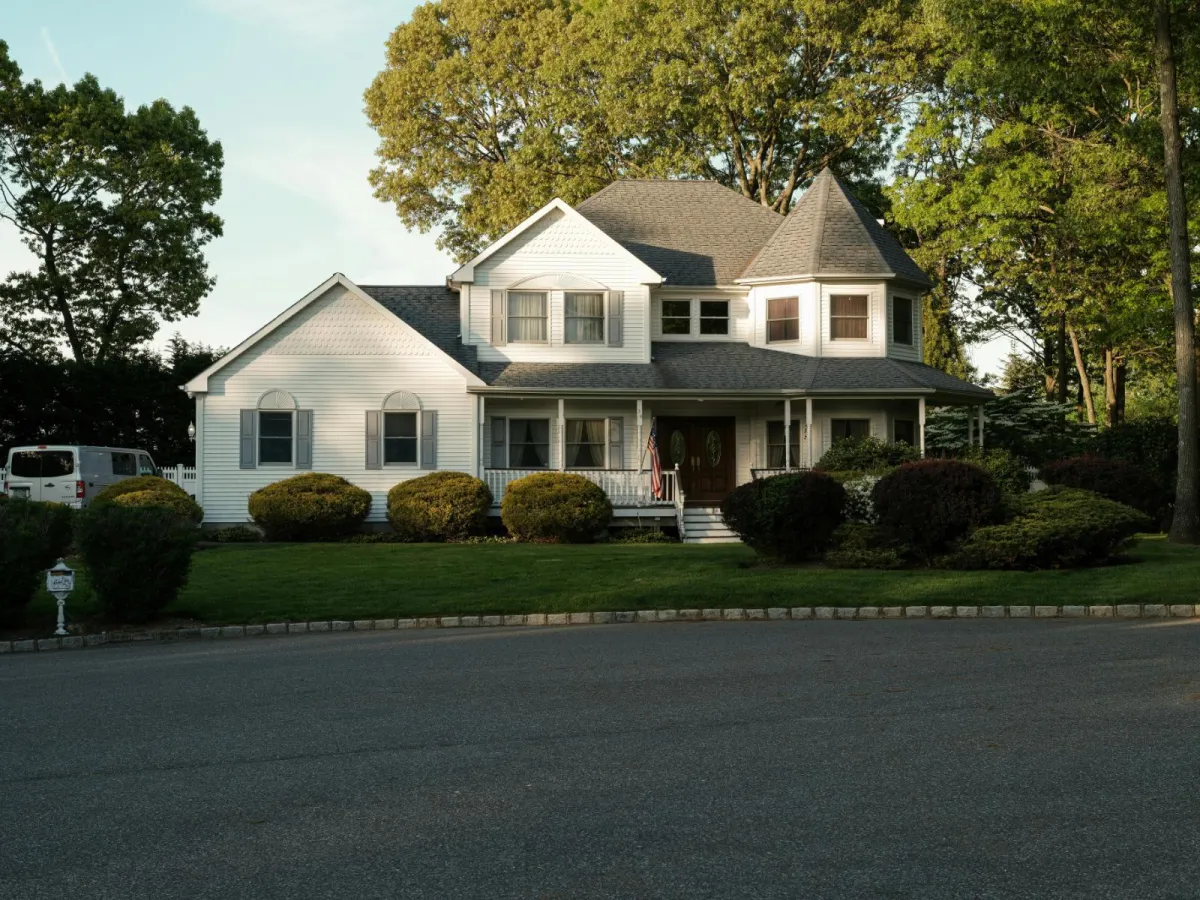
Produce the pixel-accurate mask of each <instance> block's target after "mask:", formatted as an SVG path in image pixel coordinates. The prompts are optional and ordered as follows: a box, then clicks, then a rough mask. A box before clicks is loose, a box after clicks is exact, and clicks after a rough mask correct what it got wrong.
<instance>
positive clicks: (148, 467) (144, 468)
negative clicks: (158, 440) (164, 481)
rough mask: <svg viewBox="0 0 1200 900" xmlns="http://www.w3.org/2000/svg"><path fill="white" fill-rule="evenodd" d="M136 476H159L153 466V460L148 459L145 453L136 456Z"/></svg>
mask: <svg viewBox="0 0 1200 900" xmlns="http://www.w3.org/2000/svg"><path fill="white" fill-rule="evenodd" d="M138 474H139V475H159V474H160V472H159V470H158V468H157V467H156V466H155V465H154V460H152V459H151V458H150V457H148V456H147V455H146V454H145V453H139V454H138Z"/></svg>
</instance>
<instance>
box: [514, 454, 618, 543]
mask: <svg viewBox="0 0 1200 900" xmlns="http://www.w3.org/2000/svg"><path fill="white" fill-rule="evenodd" d="M612 513H613V510H612V503H611V502H610V501H609V499H608V495H607V494H605V493H604V491H603V489H601V488H600V486H599V485H596V484H594V483H592V482H591V481H588V480H587V479H586V478H584V477H583V476H582V475H572V474H570V473H567V472H540V473H538V474H536V475H526V476H525V477H524V478H518V479H517V480H516V481H514V482H512V483H511V484H509V486H508V490H507V491H505V493H504V499H503V500H502V501H501V502H500V519H501V521H503V522H504V527H505V528H507V529H508V532H509V534H511V535H512V536H513V537H515V538H516V539H517V540H519V541H534V542H540V543H566V544H588V543H591V542H592V541H594V540H595V539H596V538H597V537H598V536H599V535H600V534H601V532H603V531H604V529H606V528H607V527H608V524H609V522H611V521H612Z"/></svg>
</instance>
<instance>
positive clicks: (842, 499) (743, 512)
mask: <svg viewBox="0 0 1200 900" xmlns="http://www.w3.org/2000/svg"><path fill="white" fill-rule="evenodd" d="M845 507H846V491H845V489H844V488H843V487H842V486H841V485H840V484H838V483H837V481H835V480H834V479H833V478H831V477H830V476H829V475H827V474H825V473H824V472H817V471H813V472H801V473H797V474H789V475H775V476H773V477H771V478H763V479H758V480H755V481H750V482H747V483H746V484H743V485H740V486H738V487H736V488H734V490H733V491H732V492H731V493H730V494H729V496H728V497H726V498H725V500H724V501H723V502H722V503H721V516H722V517H723V518H724V519H725V524H726V525H728V526H729V529H730V530H731V531H733V532H734V534H736V535H737V536H738V537H740V538H741V539H742V540H743V541H744V542H745V543H746V544H747V545H748V546H750V547H752V548H753V549H754V550H755V551H756V552H758V553H761V554H762V555H764V556H770V557H773V558H775V559H779V560H783V561H784V562H798V561H799V560H803V559H812V558H815V557H817V556H820V554H821V553H822V552H823V551H824V550H825V549H826V547H828V546H829V543H830V540H831V539H832V537H833V533H834V531H836V530H837V528H838V526H839V525H841V524H842V520H843V517H844V515H845Z"/></svg>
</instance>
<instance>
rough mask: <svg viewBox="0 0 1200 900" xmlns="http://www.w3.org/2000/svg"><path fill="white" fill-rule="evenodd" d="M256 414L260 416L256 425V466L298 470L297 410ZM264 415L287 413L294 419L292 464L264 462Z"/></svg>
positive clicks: (278, 410) (270, 410)
mask: <svg viewBox="0 0 1200 900" xmlns="http://www.w3.org/2000/svg"><path fill="white" fill-rule="evenodd" d="M254 412H255V414H256V415H257V416H258V419H257V420H256V421H255V423H254V426H255V435H254V443H255V447H254V455H255V457H256V458H255V461H254V462H255V466H256V467H257V468H260V469H294V468H296V428H297V425H298V422H297V419H298V418H299V417H298V416H297V415H296V413H297V410H295V409H256V410H255V411H254ZM263 413H272V414H278V413H287V414H288V415H289V416H291V417H292V459H291V461H290V462H285V463H284V462H263V461H262V440H263V433H262V416H263Z"/></svg>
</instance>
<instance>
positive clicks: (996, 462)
mask: <svg viewBox="0 0 1200 900" xmlns="http://www.w3.org/2000/svg"><path fill="white" fill-rule="evenodd" d="M959 459H961V460H962V461H963V462H969V463H974V464H975V465H977V466H979V468H981V469H983V470H984V471H985V472H987V473H988V474H989V475H991V476H992V478H994V479H995V480H996V486H997V487H999V488H1000V490H1002V491H1004V493H1006V494H1025V493H1028V492H1029V487H1030V485H1032V484H1033V475H1032V474H1030V471H1029V467H1028V466H1027V465H1026V464H1025V461H1024V460H1022V459H1021V458H1020V457H1018V456H1016V455H1015V454H1012V453H1009V452H1008V451H1007V450H1003V449H1000V448H998V447H996V448H992V447H987V448H983V449H980V448H979V447H971V448H970V449H969V450H967V452H966V453H964V454H963V455H961V456H960V457H959Z"/></svg>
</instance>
